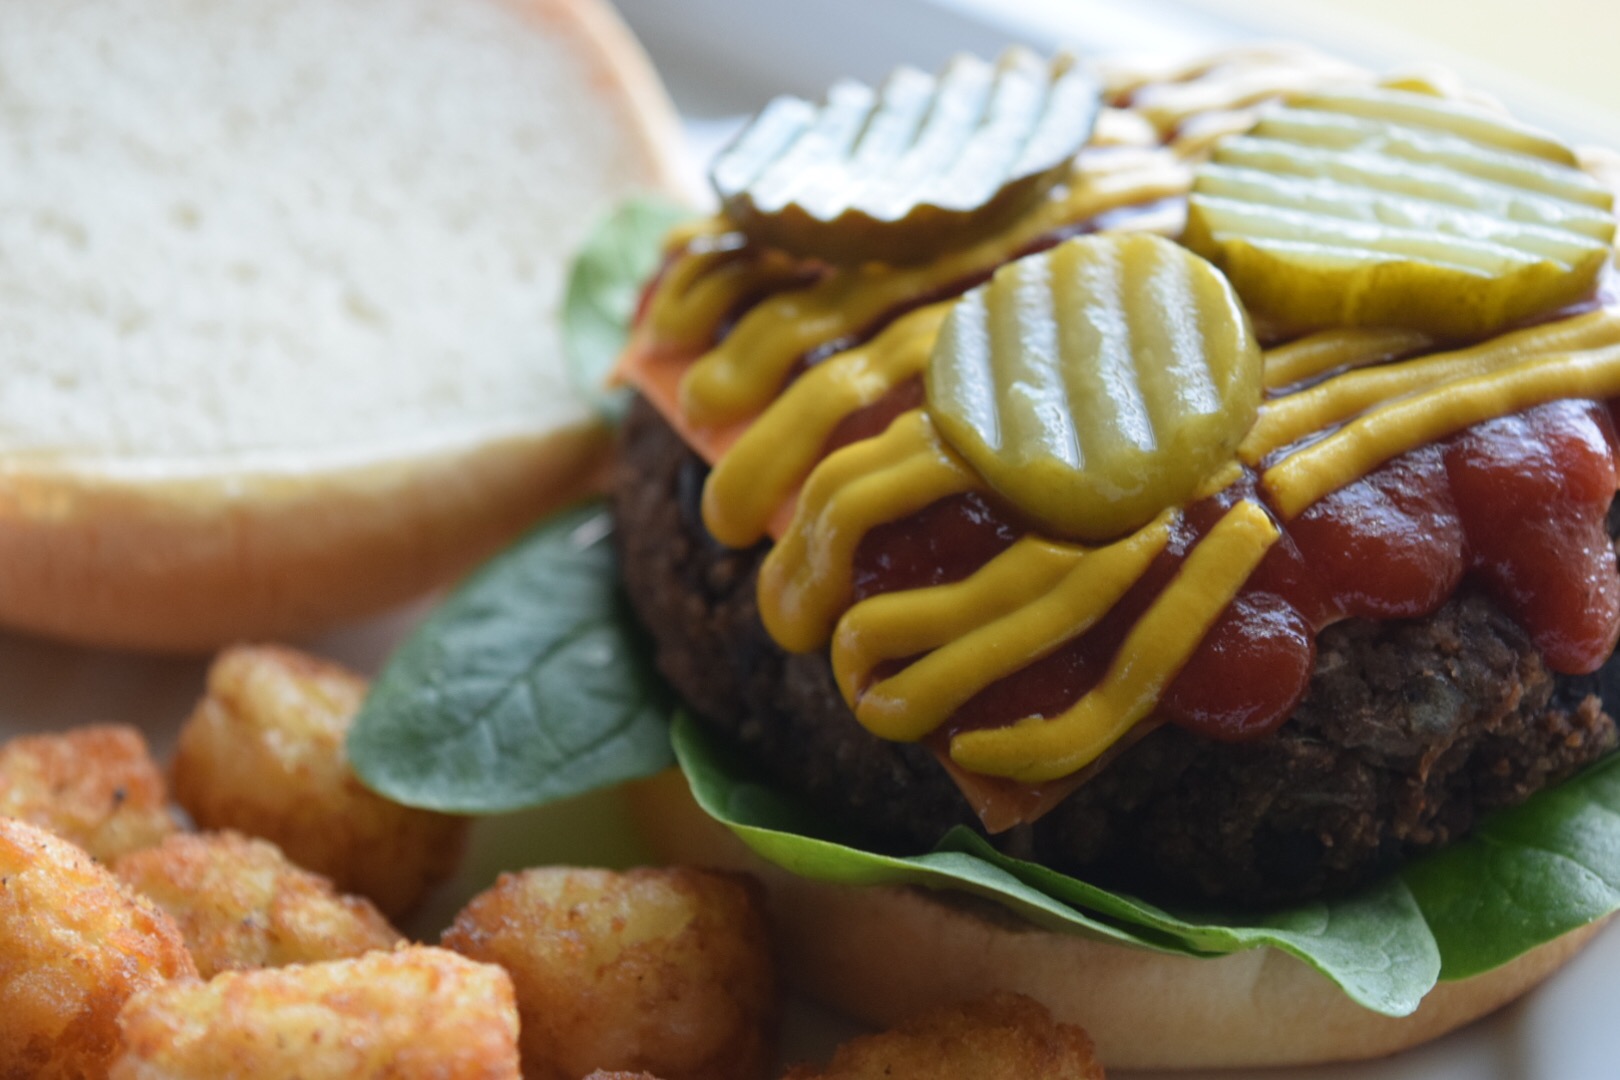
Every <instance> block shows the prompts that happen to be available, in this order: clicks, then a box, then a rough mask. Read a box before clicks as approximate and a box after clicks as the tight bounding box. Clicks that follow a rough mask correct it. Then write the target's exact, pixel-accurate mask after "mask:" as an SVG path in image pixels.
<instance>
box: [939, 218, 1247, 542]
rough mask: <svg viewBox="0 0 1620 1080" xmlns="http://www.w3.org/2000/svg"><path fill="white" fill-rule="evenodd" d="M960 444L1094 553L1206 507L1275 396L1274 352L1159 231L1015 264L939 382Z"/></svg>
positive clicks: (1216, 275)
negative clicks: (1205, 495) (1265, 398)
mask: <svg viewBox="0 0 1620 1080" xmlns="http://www.w3.org/2000/svg"><path fill="white" fill-rule="evenodd" d="M926 381H927V400H928V409H929V411H930V412H931V413H932V414H933V418H934V422H935V424H936V426H937V427H938V428H939V430H940V432H941V433H942V434H943V435H944V436H945V438H946V439H947V440H948V441H949V442H950V444H951V445H952V446H953V447H954V448H955V449H956V450H957V452H959V453H960V454H961V455H962V456H963V457H965V458H966V459H967V460H968V462H969V463H970V464H972V465H973V467H974V468H975V469H976V470H977V471H978V473H979V475H980V476H982V477H983V478H984V480H985V482H986V483H988V484H989V485H990V486H991V487H992V488H994V489H995V490H996V491H997V492H999V493H1000V494H1001V495H1002V496H1003V497H1005V498H1006V499H1007V500H1008V501H1009V502H1011V503H1012V504H1013V505H1014V506H1016V507H1017V508H1018V509H1020V510H1021V511H1023V512H1024V513H1026V514H1028V515H1029V516H1031V517H1032V518H1034V519H1036V520H1038V521H1041V522H1043V523H1045V524H1047V525H1049V526H1051V527H1053V528H1054V529H1056V530H1058V531H1060V532H1062V533H1064V534H1066V535H1069V536H1073V537H1076V538H1078V539H1080V540H1084V541H1088V542H1098V541H1105V540H1111V539H1114V538H1116V537H1119V536H1122V535H1124V534H1126V533H1128V532H1130V531H1132V530H1134V529H1137V528H1139V527H1140V526H1142V525H1144V524H1146V523H1147V522H1148V521H1150V520H1151V519H1152V518H1153V517H1154V516H1155V515H1156V514H1158V513H1159V511H1161V510H1163V509H1164V508H1165V507H1168V506H1177V505H1180V504H1182V503H1184V502H1186V501H1188V499H1190V498H1192V497H1194V496H1195V495H1196V493H1197V492H1198V490H1199V488H1200V487H1201V486H1202V485H1203V484H1204V483H1205V482H1206V481H1207V480H1209V479H1210V478H1211V477H1212V476H1214V475H1215V474H1216V473H1217V472H1219V471H1220V470H1221V469H1222V468H1223V467H1224V466H1226V465H1228V464H1229V463H1230V462H1231V461H1232V460H1233V457H1234V453H1235V451H1236V448H1237V445H1238V443H1239V442H1240V441H1241V440H1242V439H1243V436H1244V434H1245V433H1247V431H1248V430H1249V428H1250V426H1251V425H1252V424H1253V423H1254V420H1255V417H1256V415H1257V414H1258V412H1259V408H1260V398H1261V358H1260V348H1259V345H1258V344H1257V343H1256V341H1255V337H1254V332H1253V330H1252V329H1251V328H1250V325H1249V320H1248V317H1247V316H1246V314H1245V313H1244V310H1243V307H1242V305H1241V304H1240V303H1239V302H1238V298H1237V295H1236V293H1234V292H1233V290H1232V287H1231V285H1230V284H1229V283H1228V282H1227V280H1226V279H1225V278H1224V277H1223V276H1222V275H1221V273H1220V272H1219V271H1218V270H1216V269H1215V268H1214V267H1213V266H1211V265H1210V264H1209V263H1208V262H1205V261H1204V260H1203V259H1201V258H1199V257H1198V256H1197V255H1194V254H1192V253H1191V252H1189V251H1187V250H1186V249H1184V248H1182V247H1179V246H1178V245H1176V244H1174V243H1171V242H1170V241H1168V240H1165V239H1163V238H1161V237H1158V236H1154V235H1151V234H1146V233H1135V234H1117V235H1107V236H1092V237H1082V238H1078V239H1074V240H1068V241H1065V242H1064V243H1062V244H1059V245H1058V246H1057V247H1055V248H1053V249H1051V250H1050V251H1046V252H1042V253H1040V254H1038V255H1031V256H1029V257H1027V258H1024V259H1020V260H1018V261H1017V262H1013V263H1008V264H1007V265H1006V266H1003V267H1002V268H1001V269H1000V270H998V271H996V273H995V276H994V277H992V278H991V279H990V281H989V282H988V283H987V284H985V285H983V286H980V287H979V288H977V289H974V290H973V291H971V292H969V293H967V294H966V295H965V296H963V297H962V299H961V300H960V301H959V302H958V303H957V305H956V306H955V308H953V309H952V311H951V314H950V316H949V317H948V318H947V319H946V321H945V326H944V328H943V329H942V331H941V333H940V336H939V339H938V341H937V342H936V343H935V346H934V351H933V354H932V356H931V357H930V360H929V365H928V369H927V373H926Z"/></svg>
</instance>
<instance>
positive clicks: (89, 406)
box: [0, 0, 676, 650]
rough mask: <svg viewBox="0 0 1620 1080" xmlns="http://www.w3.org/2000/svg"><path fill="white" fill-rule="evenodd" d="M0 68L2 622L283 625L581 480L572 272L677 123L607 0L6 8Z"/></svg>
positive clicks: (585, 412)
mask: <svg viewBox="0 0 1620 1080" xmlns="http://www.w3.org/2000/svg"><path fill="white" fill-rule="evenodd" d="M0 73H3V76H0V116H3V117H4V122H3V123H0V160H3V161H4V162H5V167H4V168H3V169H0V211H3V212H0V370H3V371H4V373H5V375H4V379H3V380H0V624H4V625H9V626H12V627H16V628H21V629H25V630H29V631H34V632H38V633H42V634H47V635H52V636H56V637H60V638H67V639H72V640H77V641H81V642H87V643H94V644H101V645H112V646H121V647H131V648H143V649H160V650H201V649H207V648H211V647H213V646H216V645H218V644H220V643H222V642H225V641H229V640H232V639H236V638H244V637H246V638H265V637H286V636H296V635H301V634H305V633H308V632H311V631H313V630H316V629H319V628H321V627H324V626H326V625H328V624H331V623H334V622H338V621H341V620H345V619H349V618H353V617H356V616H360V615H363V614H367V613H370V612H374V611H377V610H380V609H382V608H385V607H387V606H390V605H393V604H396V603H399V602H401V601H403V600H405V599H407V598H409V597H411V596H413V595H415V594H417V593H420V592H422V591H424V590H426V589H428V588H429V587H431V586H433V585H436V584H439V583H442V582H444V581H445V580H447V579H448V578H450V577H452V576H454V575H455V574H457V573H459V572H461V571H462V570H464V569H466V568H467V567H468V566H470V565H472V564H473V563H474V562H476V561H477V560H479V559H480V558H482V557H484V556H486V555H488V554H489V553H490V552H491V551H492V550H493V549H494V548H495V547H497V546H498V545H499V544H500V543H502V542H503V541H505V540H507V539H509V538H511V537H512V536H513V535H514V534H515V533H516V532H517V531H518V530H520V529H521V528H522V527H523V526H524V525H525V524H527V523H528V522H530V521H532V520H534V519H536V518H537V517H539V516H541V515H542V514H543V513H545V512H546V511H548V510H551V509H554V508H555V507H556V506H558V505H559V504H560V503H562V502H564V501H567V500H569V499H571V498H574V497H577V496H578V495H580V494H582V493H584V492H585V491H586V490H588V489H589V488H590V486H591V485H592V484H593V482H594V480H595V476H596V470H597V466H598V464H599V462H600V457H601V455H602V453H603V451H604V450H605V447H606V444H607V438H606V435H605V434H604V432H603V431H602V429H601V427H600V425H599V424H598V423H597V421H596V420H595V419H594V417H593V415H592V412H591V409H590V407H589V406H588V405H587V403H586V402H585V401H584V400H583V399H582V398H581V396H580V395H579V394H578V393H576V392H575V391H574V390H573V389H572V388H571V386H570V384H569V380H568V378H567V375H566V372H565V365H564V361H563V358H562V352H561V344H560V332H559V329H558V315H559V306H560V302H561V296H562V292H563V286H564V280H565V277H566V270H567V262H568V258H569V256H570V255H571V254H572V252H573V250H574V249H575V247H576V246H577V245H578V244H579V242H580V241H581V240H582V239H583V237H584V235H585V233H586V231H587V230H588V229H589V227H590V225H591V223H592V221H593V220H594V219H595V218H597V217H598V215H600V214H601V213H602V212H603V211H604V210H605V209H606V208H607V207H608V206H609V205H610V204H611V203H612V202H614V201H615V200H617V199H618V198H620V197H622V196H624V195H626V194H628V193H630V192H631V191H633V190H646V189H656V188H667V187H669V186H670V185H671V183H672V177H673V175H674V172H673V167H672V161H673V157H674V149H673V147H674V143H673V138H674V133H675V131H676V127H675V121H674V114H673V111H672V109H671V108H670V106H669V103H668V100H667V99H666V97H665V96H664V93H663V90H662V88H661V87H660V86H659V84H658V82H657V80H656V77H655V76H654V75H653V73H652V71H651V68H650V67H649V65H648V63H647V61H646V58H645V56H644V55H643V54H642V53H641V51H640V49H639V47H638V46H637V45H636V43H635V42H634V41H633V40H632V39H631V37H630V36H629V34H628V32H627V31H626V30H625V29H624V27H623V26H622V25H621V24H620V23H619V22H618V20H617V18H616V16H614V14H613V13H612V12H611V11H610V10H608V9H607V8H606V7H605V6H602V5H601V4H599V3H598V0H209V2H206V3H204V2H198V0H55V2H52V3H27V4H8V5H5V6H4V7H3V8H0Z"/></svg>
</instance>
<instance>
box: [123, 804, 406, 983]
mask: <svg viewBox="0 0 1620 1080" xmlns="http://www.w3.org/2000/svg"><path fill="white" fill-rule="evenodd" d="M113 872H114V873H116V874H117V875H118V876H119V877H120V878H122V879H123V880H124V882H125V883H126V884H128V885H129V886H130V887H131V888H133V889H135V890H136V891H137V892H139V893H141V894H142V895H143V896H145V897H146V898H147V899H149V900H151V901H152V902H153V903H155V904H157V905H158V906H159V907H161V908H162V909H163V910H164V911H166V912H168V913H169V915H170V917H172V918H173V919H174V921H175V924H176V925H177V926H179V927H180V932H181V933H182V934H184V935H185V939H186V946H187V947H188V948H189V949H191V955H192V958H193V959H194V960H196V961H197V971H198V973H200V974H201V975H202V977H203V978H205V979H207V978H212V977H213V976H214V975H215V974H217V973H219V972H221V971H241V970H245V969H249V968H261V967H284V966H286V965H288V964H310V963H315V962H316V961H320V960H342V959H345V958H347V957H351V956H359V955H361V954H362V953H367V952H370V951H371V950H373V949H391V948H393V947H394V946H395V945H397V944H399V943H400V941H401V938H400V934H399V931H397V930H395V929H394V928H393V927H392V926H390V925H388V920H387V919H385V918H383V916H382V914H381V913H380V912H379V911H378V910H377V909H376V908H375V907H373V906H372V904H371V901H369V900H366V899H363V898H361V897H358V896H343V895H341V894H339V893H338V891H337V890H336V889H334V888H333V887H332V883H331V882H330V881H328V880H327V879H326V878H324V877H321V876H320V875H319V874H312V873H310V872H309V871H308V870H304V869H302V868H301V867H298V866H294V865H293V864H292V863H291V862H289V861H288V860H287V857H286V856H285V855H283V854H282V853H281V849H280V848H278V847H276V845H274V844H272V843H270V842H269V841H268V840H255V839H252V838H250V837H246V836H243V835H242V834H241V833H234V832H218V833H182V834H177V835H175V836H171V837H169V838H168V839H167V840H165V841H164V842H163V843H162V844H161V845H159V846H158V847H155V848H150V849H148V850H146V851H136V852H132V853H131V854H129V855H125V856H124V857H123V858H121V859H119V860H118V861H117V862H116V863H114V864H113Z"/></svg>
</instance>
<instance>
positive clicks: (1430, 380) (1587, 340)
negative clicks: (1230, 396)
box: [1238, 308, 1620, 465]
mask: <svg viewBox="0 0 1620 1080" xmlns="http://www.w3.org/2000/svg"><path fill="white" fill-rule="evenodd" d="M1615 342H1620V311H1616V310H1614V309H1611V308H1603V309H1601V310H1598V311H1594V312H1591V313H1589V314H1586V315H1579V316H1576V317H1575V318H1572V319H1563V320H1560V321H1558V322H1555V323H1545V324H1543V325H1541V326H1533V327H1530V328H1529V329H1526V330H1518V331H1514V332H1513V333H1509V334H1503V335H1502V336H1501V337H1497V338H1493V339H1491V340H1490V341H1487V342H1485V343H1484V344H1482V345H1475V346H1473V347H1471V348H1467V349H1461V350H1458V351H1456V352H1446V353H1436V354H1433V355H1430V356H1424V357H1420V358H1418V359H1415V360H1404V361H1400V362H1398V363H1393V364H1383V365H1380V366H1378V367H1373V368H1368V369H1365V370H1362V371H1350V372H1347V373H1345V374H1343V375H1339V376H1336V377H1335V378H1332V379H1328V380H1327V381H1326V382H1322V383H1319V384H1317V385H1316V386H1313V387H1310V388H1309V389H1306V390H1302V391H1300V392H1299V393H1297V394H1289V395H1287V396H1285V397H1280V398H1276V399H1275V400H1272V401H1269V402H1267V403H1266V404H1265V406H1264V407H1263V408H1262V409H1261V410H1260V418H1259V419H1258V420H1256V421H1255V424H1254V427H1252V428H1250V429H1249V434H1248V435H1247V436H1246V437H1245V438H1244V440H1243V442H1242V444H1241V445H1240V446H1239V447H1238V456H1239V457H1241V458H1242V459H1243V460H1244V461H1246V462H1248V463H1249V464H1251V465H1257V464H1259V463H1260V462H1261V460H1263V459H1264V458H1265V457H1266V455H1268V454H1271V453H1272V452H1274V451H1277V450H1281V449H1282V448H1283V447H1285V446H1288V445H1290V444H1292V443H1295V442H1298V441H1299V440H1301V439H1303V438H1305V437H1307V436H1309V435H1314V434H1316V433H1317V432H1320V431H1323V430H1326V429H1328V428H1331V427H1332V426H1333V425H1335V424H1339V423H1343V422H1344V421H1346V420H1349V419H1350V418H1351V417H1354V416H1357V415H1359V414H1360V413H1363V412H1365V411H1366V410H1368V409H1370V408H1372V407H1373V406H1375V405H1378V404H1379V403H1380V402H1385V401H1392V400H1394V399H1396V398H1400V397H1405V396H1406V395H1408V394H1415V393H1419V392H1421V391H1425V390H1428V389H1430V388H1432V387H1435V386H1440V385H1443V384H1445V383H1448V382H1452V381H1455V380H1457V379H1463V378H1471V377H1473V376H1476V375H1485V374H1489V373H1491V372H1506V371H1509V370H1511V369H1512V368H1514V367H1515V366H1517V365H1520V364H1524V363H1527V362H1529V361H1531V360H1533V359H1535V358H1536V357H1540V356H1547V355H1550V354H1552V353H1559V352H1567V351H1571V350H1576V349H1588V348H1594V347H1600V346H1603V345H1608V344H1612V343H1615ZM1430 400H1431V402H1432V401H1434V400H1437V399H1430Z"/></svg>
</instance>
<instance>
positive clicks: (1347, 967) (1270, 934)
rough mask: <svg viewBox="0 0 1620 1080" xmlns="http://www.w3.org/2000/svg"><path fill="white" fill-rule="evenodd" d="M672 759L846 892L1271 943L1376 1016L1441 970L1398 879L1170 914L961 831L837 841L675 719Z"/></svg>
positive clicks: (1168, 948) (1136, 941) (776, 851)
mask: <svg viewBox="0 0 1620 1080" xmlns="http://www.w3.org/2000/svg"><path fill="white" fill-rule="evenodd" d="M674 739H675V753H676V756H677V757H678V758H679V759H680V763H681V767H682V768H683V769H684V770H685V771H686V775H687V779H688V780H689V781H690V782H691V785H692V793H693V795H694V797H695V798H696V799H697V801H698V804H699V805H700V806H702V807H703V809H704V810H705V811H707V812H708V813H709V814H710V815H711V816H712V817H714V818H716V819H717V820H719V821H720V822H722V823H723V824H725V825H727V826H728V827H730V828H731V830H732V831H733V832H735V833H736V834H737V835H738V836H739V837H740V838H741V839H742V840H743V842H744V843H746V844H747V845H748V846H749V847H750V848H752V849H753V850H754V851H755V852H756V853H758V854H759V855H760V856H762V857H763V858H765V859H767V860H769V861H771V862H773V863H776V864H777V865H779V866H781V867H783V868H785V869H787V870H790V871H792V872H793V873H796V874H799V875H802V876H804V877H811V878H815V879H818V880H822V881H833V882H838V883H841V884H849V885H871V884H907V885H921V886H925V887H928V888H948V889H956V890H960V891H964V892H970V893H973V894H975V895H978V896H982V897H987V898H989V899H992V900H995V901H997V902H998V903H1001V904H1003V905H1005V906H1007V907H1009V908H1012V909H1013V910H1015V911H1017V912H1019V913H1020V914H1022V915H1024V916H1025V917H1026V918H1028V919H1030V921H1032V922H1034V923H1036V924H1038V925H1040V926H1043V927H1046V928H1047V929H1051V930H1057V931H1062V932H1066V933H1073V934H1080V935H1083V936H1086V937H1091V938H1096V939H1099V940H1104V941H1112V942H1116V943H1119V944H1129V945H1136V946H1139V947H1143V948H1150V949H1156V950H1158V951H1161V952H1173V953H1179V954H1182V955H1186V956H1212V955H1220V954H1223V953H1231V952H1237V951H1240V950H1243V949H1252V948H1258V947H1260V946H1271V947H1273V948H1276V949H1280V950H1282V951H1283V952H1286V953H1289V954H1291V955H1293V956H1296V957H1298V958H1299V959H1301V960H1303V961H1305V962H1306V963H1307V964H1310V965H1311V966H1312V967H1314V968H1316V969H1317V970H1318V971H1320V972H1321V973H1322V974H1324V975H1326V976H1327V977H1328V978H1329V979H1332V980H1333V981H1334V982H1336V983H1338V984H1339V986H1341V987H1342V988H1343V989H1344V991H1345V993H1347V994H1348V995H1349V996H1350V997H1351V998H1352V999H1354V1000H1355V1001H1357V1002H1359V1003H1361V1004H1362V1005H1365V1006H1366V1007H1367V1008H1369V1009H1374V1010H1376V1011H1378V1012H1381V1013H1385V1014H1387V1015H1391V1016H1404V1015H1406V1014H1407V1013H1410V1012H1411V1011H1412V1010H1413V1009H1415V1008H1417V1005H1418V1002H1419V1001H1420V1000H1421V999H1422V997H1423V995H1424V994H1426V993H1428V991H1429V989H1430V988H1431V987H1433V986H1434V983H1435V980H1436V978H1437V976H1438V975H1439V972H1440V965H1441V961H1440V954H1439V950H1438V948H1437V947H1436V945H1435V940H1434V937H1433V935H1432V934H1431V933H1430V931H1429V927H1428V924H1427V922H1426V921H1425V920H1424V917H1423V913H1422V912H1421V911H1420V910H1419V908H1418V905H1417V904H1416V902H1415V901H1414V900H1413V898H1412V894H1411V892H1410V891H1409V890H1408V888H1407V887H1406V885H1405V883H1404V882H1403V881H1402V880H1400V879H1399V878H1394V877H1392V878H1389V879H1387V880H1386V881H1384V882H1382V883H1381V884H1380V885H1378V886H1377V887H1375V888H1373V889H1371V890H1368V891H1366V892H1363V893H1360V894H1358V895H1356V896H1352V897H1348V898H1345V899H1341V900H1335V901H1327V902H1316V903H1311V904H1305V905H1301V906H1299V907H1296V908H1291V909H1287V910H1283V911H1276V912H1270V913H1267V914H1265V915H1263V916H1259V917H1255V916H1253V915H1232V914H1223V913H1218V912H1208V911H1202V912H1194V911H1190V910H1189V911H1184V912H1179V913H1175V912H1171V911H1168V910H1166V909H1164V908H1160V907H1156V906H1154V905H1152V904H1149V903H1146V902H1145V901H1142V900H1139V899H1136V898H1135V897H1131V896H1128V895H1126V894H1123V893H1118V892H1111V891H1109V890H1105V889H1101V888H1098V887H1097V886H1094V885H1089V884H1087V883H1085V882H1083V881H1079V880H1077V879H1075V878H1071V877H1068V876H1066V875H1064V874H1059V873H1057V872H1056V871H1053V870H1049V869H1047V868H1045V867H1042V866H1038V865H1036V864H1034V863H1028V862H1023V861H1021V860H1018V859H1012V858H1008V857H1007V856H1005V855H1002V854H1000V853H999V852H997V851H995V850H994V849H993V848H992V847H991V846H990V845H989V844H988V843H986V842H985V841H984V840H982V839H981V838H979V837H978V836H976V835H974V834H973V833H971V832H969V831H968V830H966V829H958V830H955V831H953V832H952V833H950V834H949V835H947V836H946V837H945V839H944V840H943V841H942V842H941V844H940V846H939V847H938V848H936V850H934V851H932V852H930V853H928V854H925V855H917V856H904V857H902V856H891V855H879V854H874V853H872V852H868V851H862V850H860V849H858V848H854V847H849V846H846V845H844V844H842V843H839V842H838V841H837V840H836V839H834V838H832V837H831V836H830V834H829V833H828V832H827V831H826V829H825V826H824V825H823V824H822V823H821V822H819V821H818V820H817V817H816V815H815V814H814V813H813V812H811V811H809V810H808V809H806V808H805V807H804V806H803V805H802V804H800V803H798V802H796V801H794V800H792V799H790V798H788V797H787V796H785V795H783V794H782V793H781V792H778V791H775V790H772V789H770V788H766V787H764V786H762V785H760V784H758V783H755V782H753V781H752V780H750V779H748V774H747V773H746V772H745V771H744V770H743V769H741V768H740V767H739V766H738V763H737V762H736V761H735V759H733V758H731V757H730V756H729V755H727V754H726V753H725V752H724V751H723V750H722V749H721V748H719V747H717V746H715V745H714V744H713V743H712V742H711V741H710V740H708V739H707V738H706V737H705V736H704V734H703V731H702V729H701V728H699V726H698V725H697V724H696V723H694V722H693V721H691V720H690V719H688V718H686V717H685V716H684V715H683V716H679V717H677V719H676V722H675V729H674Z"/></svg>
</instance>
